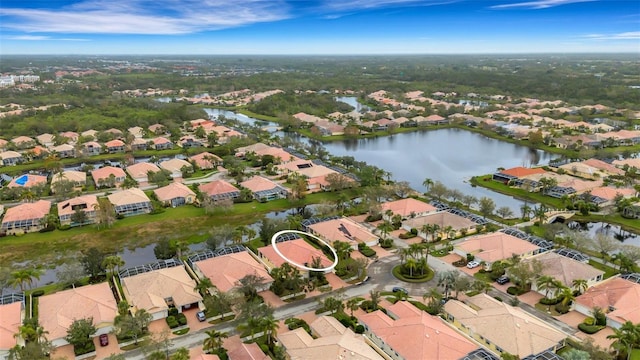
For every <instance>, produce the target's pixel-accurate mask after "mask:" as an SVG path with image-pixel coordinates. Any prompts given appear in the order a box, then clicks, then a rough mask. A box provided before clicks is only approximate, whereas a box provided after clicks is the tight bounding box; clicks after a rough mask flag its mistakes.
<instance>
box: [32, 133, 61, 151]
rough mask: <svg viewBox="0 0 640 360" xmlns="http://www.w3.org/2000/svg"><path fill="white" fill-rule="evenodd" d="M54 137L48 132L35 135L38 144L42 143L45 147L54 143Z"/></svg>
mask: <svg viewBox="0 0 640 360" xmlns="http://www.w3.org/2000/svg"><path fill="white" fill-rule="evenodd" d="M55 138H56V137H55V135H53V134H48V133H44V134H40V135H38V136H36V140H38V142H39V143H40V145H42V146H44V147H47V148H48V147H51V146H53V145H54V143H55Z"/></svg>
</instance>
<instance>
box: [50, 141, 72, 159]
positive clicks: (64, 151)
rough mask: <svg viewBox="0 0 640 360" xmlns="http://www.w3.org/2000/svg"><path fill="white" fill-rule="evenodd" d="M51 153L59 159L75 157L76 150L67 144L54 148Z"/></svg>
mask: <svg viewBox="0 0 640 360" xmlns="http://www.w3.org/2000/svg"><path fill="white" fill-rule="evenodd" d="M51 151H52V152H53V153H56V154H57V155H58V157H59V158H60V159H66V158H74V157H76V148H75V147H73V145H69V144H62V145H58V146H54V147H52V148H51Z"/></svg>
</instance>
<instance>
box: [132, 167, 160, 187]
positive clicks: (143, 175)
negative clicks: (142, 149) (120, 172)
mask: <svg viewBox="0 0 640 360" xmlns="http://www.w3.org/2000/svg"><path fill="white" fill-rule="evenodd" d="M158 171H160V168H159V167H158V166H156V164H154V163H149V162H139V163H135V164H133V165H129V166H127V174H129V176H131V178H132V179H133V180H135V181H137V182H138V183H139V184H143V183H148V182H149V176H148V174H149V172H152V173H156V172H158Z"/></svg>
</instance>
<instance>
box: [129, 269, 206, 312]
mask: <svg viewBox="0 0 640 360" xmlns="http://www.w3.org/2000/svg"><path fill="white" fill-rule="evenodd" d="M159 263H163V264H167V266H170V267H166V268H158V267H154V266H145V269H148V270H147V271H146V272H142V273H139V271H137V270H136V271H132V269H126V270H122V271H120V282H121V284H122V290H123V295H124V297H125V299H127V301H128V302H129V304H130V306H131V310H132V312H133V313H135V312H137V311H138V310H140V309H144V310H146V311H147V312H148V313H149V314H151V316H152V317H153V320H159V319H164V318H166V317H167V316H168V315H169V307H175V308H176V309H177V310H178V312H183V311H184V310H188V309H193V308H199V309H203V308H204V306H203V305H202V296H200V294H198V292H197V291H196V290H194V288H195V287H196V281H195V280H193V279H192V278H191V276H189V274H188V273H187V271H186V270H185V268H184V266H182V264H181V263H179V262H177V261H176V260H165V261H161V262H159ZM154 268H155V269H154ZM152 269H154V270H152Z"/></svg>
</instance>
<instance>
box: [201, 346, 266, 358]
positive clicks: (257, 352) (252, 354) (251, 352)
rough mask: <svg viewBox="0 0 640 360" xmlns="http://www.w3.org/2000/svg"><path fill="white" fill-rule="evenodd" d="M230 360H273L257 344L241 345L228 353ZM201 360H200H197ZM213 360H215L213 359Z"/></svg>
mask: <svg viewBox="0 0 640 360" xmlns="http://www.w3.org/2000/svg"><path fill="white" fill-rule="evenodd" d="M227 355H228V356H229V359H243V360H271V357H269V355H266V354H265V353H263V352H262V350H261V349H260V346H258V344H257V343H249V344H245V343H241V344H240V345H238V346H237V347H235V348H233V349H229V352H228V353H227ZM196 360H199V359H196ZM201 360H206V359H204V358H203V359H201ZM212 360H213V359H212Z"/></svg>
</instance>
